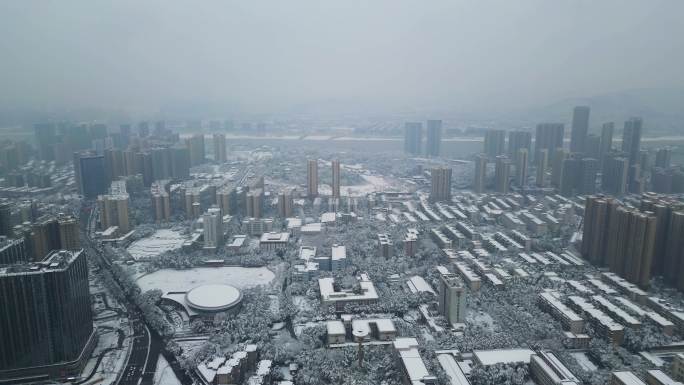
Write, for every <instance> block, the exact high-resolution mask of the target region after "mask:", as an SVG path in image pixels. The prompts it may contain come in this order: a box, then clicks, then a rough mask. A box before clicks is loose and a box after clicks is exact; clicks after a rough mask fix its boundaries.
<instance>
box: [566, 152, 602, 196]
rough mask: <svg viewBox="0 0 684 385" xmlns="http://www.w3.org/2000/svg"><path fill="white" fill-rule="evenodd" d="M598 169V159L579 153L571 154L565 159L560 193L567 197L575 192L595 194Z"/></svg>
mask: <svg viewBox="0 0 684 385" xmlns="http://www.w3.org/2000/svg"><path fill="white" fill-rule="evenodd" d="M597 171H598V161H597V160H596V159H593V158H580V154H579V153H576V154H571V155H570V157H569V158H566V159H565V160H564V161H563V166H562V171H561V183H560V185H559V186H558V190H559V192H560V194H561V195H563V196H566V197H569V196H572V195H574V194H594V193H595V192H596V173H597Z"/></svg>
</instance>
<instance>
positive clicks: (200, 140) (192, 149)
mask: <svg viewBox="0 0 684 385" xmlns="http://www.w3.org/2000/svg"><path fill="white" fill-rule="evenodd" d="M185 143H186V146H187V147H188V151H189V155H190V166H191V167H194V166H198V165H200V164H202V163H204V161H205V158H206V152H205V147H204V135H203V134H194V135H192V136H191V137H190V138H188V139H186V140H185Z"/></svg>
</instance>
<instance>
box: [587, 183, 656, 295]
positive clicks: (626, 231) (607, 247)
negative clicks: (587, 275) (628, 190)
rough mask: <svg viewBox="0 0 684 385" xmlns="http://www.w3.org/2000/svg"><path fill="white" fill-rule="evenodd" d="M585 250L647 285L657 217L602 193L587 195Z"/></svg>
mask: <svg viewBox="0 0 684 385" xmlns="http://www.w3.org/2000/svg"><path fill="white" fill-rule="evenodd" d="M583 226H584V229H583V238H582V248H581V250H582V254H583V256H584V258H586V259H587V260H589V261H591V262H593V263H595V264H597V265H599V266H604V265H607V266H608V267H609V268H610V270H611V271H612V272H614V273H616V274H618V275H620V276H622V277H623V278H625V279H627V280H628V281H630V282H632V283H635V284H637V285H639V286H641V287H648V285H649V283H650V280H651V276H652V267H653V262H654V257H655V247H656V231H657V226H656V217H655V215H653V213H652V212H648V211H647V212H642V211H638V210H636V209H634V208H631V207H627V206H623V205H621V204H619V203H617V202H616V201H614V200H612V199H610V198H608V199H606V198H603V197H596V196H592V197H587V200H586V204H585V214H584V225H583Z"/></svg>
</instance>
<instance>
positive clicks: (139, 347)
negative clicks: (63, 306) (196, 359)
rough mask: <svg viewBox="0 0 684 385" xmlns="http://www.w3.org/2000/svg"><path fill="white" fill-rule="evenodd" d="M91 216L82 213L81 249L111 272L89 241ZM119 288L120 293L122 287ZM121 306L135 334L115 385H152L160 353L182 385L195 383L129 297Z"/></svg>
mask: <svg viewBox="0 0 684 385" xmlns="http://www.w3.org/2000/svg"><path fill="white" fill-rule="evenodd" d="M93 214H94V210H93V211H90V212H88V211H83V210H82V211H81V226H82V230H83V241H84V242H83V245H82V246H83V247H84V248H85V249H86V251H87V253H88V256H91V257H93V258H92V259H91V262H94V263H97V264H98V265H99V266H100V268H102V269H110V268H111V266H112V263H111V261H110V260H109V259H108V258H107V257H105V256H104V255H103V253H102V251H100V250H102V248H101V247H98V246H97V245H96V244H95V242H94V241H93V240H92V239H91V238H90V233H91V230H94V229H95V228H96V223H95V215H93ZM112 275H113V277H114V279H115V281H116V282H117V284H119V286H120V285H121V283H120V282H118V280H117V279H116V275H115V274H112ZM121 289H122V291H123V288H121ZM122 303H123V305H124V306H125V307H126V310H127V313H128V315H129V320H130V322H131V326H132V328H133V333H134V335H133V346H132V347H131V352H130V356H129V357H128V362H127V363H126V366H125V368H124V369H123V372H122V374H121V377H120V379H119V382H118V384H117V385H154V373H155V371H156V368H157V360H158V358H159V354H160V353H162V354H164V357H165V358H166V360H167V361H168V362H169V365H170V366H171V369H173V372H174V373H175V375H176V377H177V378H178V380H179V381H180V383H181V384H182V385H192V384H194V381H193V380H192V379H191V378H190V377H189V376H188V374H187V373H186V372H185V370H183V369H182V368H181V367H180V365H179V364H178V361H176V359H175V357H173V355H172V354H171V353H169V352H167V351H166V349H164V341H163V339H162V338H161V337H160V336H159V335H158V334H157V333H156V332H154V331H152V330H150V328H149V327H148V325H147V324H146V323H145V321H144V319H143V318H142V315H141V312H140V309H138V307H137V306H136V305H135V303H134V302H133V301H132V300H131V299H130V298H126V300H125V301H122Z"/></svg>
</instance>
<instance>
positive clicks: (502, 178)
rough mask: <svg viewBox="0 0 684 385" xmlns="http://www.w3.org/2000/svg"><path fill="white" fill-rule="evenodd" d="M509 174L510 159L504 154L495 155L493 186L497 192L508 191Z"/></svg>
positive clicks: (503, 192)
mask: <svg viewBox="0 0 684 385" xmlns="http://www.w3.org/2000/svg"><path fill="white" fill-rule="evenodd" d="M510 176H511V161H510V160H509V159H508V157H507V156H505V155H499V156H497V157H496V165H495V168H494V188H495V191H496V192H498V193H502V194H506V193H508V184H509V180H510Z"/></svg>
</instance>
